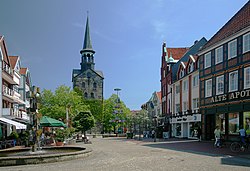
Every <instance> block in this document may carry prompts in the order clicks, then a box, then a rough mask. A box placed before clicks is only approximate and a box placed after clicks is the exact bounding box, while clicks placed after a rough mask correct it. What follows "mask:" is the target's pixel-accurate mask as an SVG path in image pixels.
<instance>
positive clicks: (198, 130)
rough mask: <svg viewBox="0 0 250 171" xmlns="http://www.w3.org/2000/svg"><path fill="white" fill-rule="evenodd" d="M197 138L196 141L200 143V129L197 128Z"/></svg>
mask: <svg viewBox="0 0 250 171" xmlns="http://www.w3.org/2000/svg"><path fill="white" fill-rule="evenodd" d="M197 138H198V141H201V127H198V129H197Z"/></svg>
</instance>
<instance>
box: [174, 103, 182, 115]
mask: <svg viewBox="0 0 250 171" xmlns="http://www.w3.org/2000/svg"><path fill="white" fill-rule="evenodd" d="M180 111H181V106H180V104H176V105H175V113H178V112H180Z"/></svg>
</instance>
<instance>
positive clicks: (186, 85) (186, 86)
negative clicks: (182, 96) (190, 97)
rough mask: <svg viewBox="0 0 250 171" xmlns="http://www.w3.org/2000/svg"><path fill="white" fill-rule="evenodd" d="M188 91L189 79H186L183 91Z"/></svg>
mask: <svg viewBox="0 0 250 171" xmlns="http://www.w3.org/2000/svg"><path fill="white" fill-rule="evenodd" d="M187 91H188V80H185V81H184V82H183V93H185V92H187Z"/></svg>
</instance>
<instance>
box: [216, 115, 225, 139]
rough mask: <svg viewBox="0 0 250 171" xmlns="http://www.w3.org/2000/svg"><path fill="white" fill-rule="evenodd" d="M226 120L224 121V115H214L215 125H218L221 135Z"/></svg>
mask: <svg viewBox="0 0 250 171" xmlns="http://www.w3.org/2000/svg"><path fill="white" fill-rule="evenodd" d="M225 123H226V120H225V114H224V113H223V114H217V115H216V125H219V128H220V130H221V132H222V133H224V134H225V125H226V124H225Z"/></svg>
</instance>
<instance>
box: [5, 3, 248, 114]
mask: <svg viewBox="0 0 250 171" xmlns="http://www.w3.org/2000/svg"><path fill="white" fill-rule="evenodd" d="M246 2H247V0H230V1H229V0H208V1H201V0H185V1H183V0H126V1H122V0H105V1H104V0H74V1H70V0H37V1H34V0H5V1H1V2H0V34H1V35H4V36H5V40H6V42H7V48H8V52H9V55H19V56H20V57H21V65H22V67H28V68H29V70H30V72H31V77H32V82H33V84H34V85H37V86H39V87H41V89H51V90H52V91H54V90H55V89H56V88H57V87H58V86H60V85H66V86H70V87H72V82H71V74H72V70H73V69H77V68H80V59H81V58H80V50H81V49H82V46H83V39H84V29H85V23H86V17H87V11H89V19H90V34H91V39H92V45H93V49H94V50H95V51H96V54H95V63H96V65H95V69H96V70H102V71H103V73H104V77H105V82H104V98H105V99H107V98H109V97H110V96H111V95H112V93H114V88H117V87H118V88H121V89H122V91H121V93H120V95H121V99H122V100H123V101H124V102H125V104H126V105H127V106H128V107H129V108H130V109H131V110H132V109H140V106H141V105H142V104H143V103H145V102H146V101H148V100H149V98H150V97H151V95H152V93H153V92H154V91H160V66H161V46H162V43H163V42H164V41H166V42H167V46H168V47H189V46H191V45H193V43H194V41H195V40H197V39H200V38H202V37H205V38H207V39H210V38H211V37H212V36H213V35H214V34H215V33H216V32H217V31H218V30H219V29H220V28H221V27H222V26H223V25H224V24H225V23H226V22H227V21H228V20H229V19H230V18H231V17H232V16H233V15H234V14H235V13H236V12H237V11H238V10H239V9H240V8H241V7H242V6H243V5H244V4H245V3H246Z"/></svg>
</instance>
